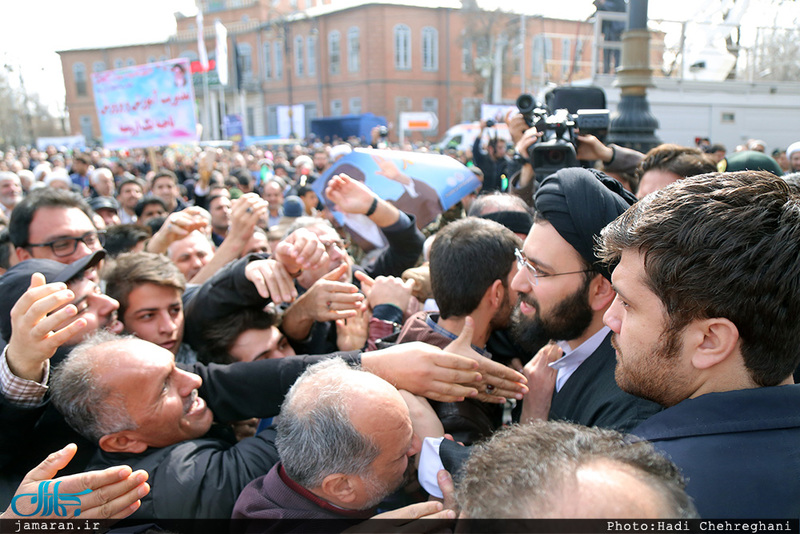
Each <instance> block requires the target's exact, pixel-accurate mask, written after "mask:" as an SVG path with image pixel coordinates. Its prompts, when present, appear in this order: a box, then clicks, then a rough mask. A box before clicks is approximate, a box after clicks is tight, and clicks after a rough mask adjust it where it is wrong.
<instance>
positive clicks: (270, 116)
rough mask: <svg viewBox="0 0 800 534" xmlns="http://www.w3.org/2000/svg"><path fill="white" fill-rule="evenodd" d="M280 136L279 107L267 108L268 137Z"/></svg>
mask: <svg viewBox="0 0 800 534" xmlns="http://www.w3.org/2000/svg"><path fill="white" fill-rule="evenodd" d="M277 134H278V106H267V135H277Z"/></svg>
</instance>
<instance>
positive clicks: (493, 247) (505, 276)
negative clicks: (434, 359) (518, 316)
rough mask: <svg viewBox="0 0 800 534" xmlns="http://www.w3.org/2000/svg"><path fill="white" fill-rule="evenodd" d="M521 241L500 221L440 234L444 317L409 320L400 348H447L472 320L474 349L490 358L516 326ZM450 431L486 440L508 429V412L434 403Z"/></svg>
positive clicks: (438, 288) (476, 221)
mask: <svg viewBox="0 0 800 534" xmlns="http://www.w3.org/2000/svg"><path fill="white" fill-rule="evenodd" d="M521 244H522V242H521V240H520V239H519V237H517V236H516V235H514V233H513V232H512V231H511V230H509V229H508V228H506V227H504V226H502V225H501V224H499V223H496V222H494V221H489V220H486V219H480V218H477V217H468V218H466V219H461V220H460V221H455V222H453V223H450V224H448V225H447V226H445V227H444V229H442V230H441V231H439V233H437V234H436V239H435V240H434V242H433V246H432V247H431V258H430V273H431V287H432V289H433V297H434V298H435V299H436V303H437V304H438V306H439V313H428V312H419V313H417V314H415V315H413V316H412V317H410V318H409V319H408V321H406V323H405V325H404V326H403V329H402V330H401V331H400V337H399V338H398V340H397V341H398V343H407V342H409V341H423V342H425V343H429V344H431V345H434V346H436V347H439V348H444V347H446V346H447V345H448V344H450V343H451V342H452V341H453V340H454V339H456V338H457V337H458V333H459V332H461V330H462V329H463V328H464V324H465V322H466V320H467V317H471V318H472V322H473V325H474V327H473V336H472V339H471V343H472V346H473V349H474V350H475V351H476V352H477V353H478V354H481V355H482V356H484V357H489V358H491V357H492V355H491V354H489V353H488V352H487V351H486V344H487V342H488V340H489V336H490V335H491V334H492V332H494V331H495V330H496V329H500V328H505V327H507V326H508V325H509V323H510V321H511V310H512V308H513V306H514V304H513V303H514V302H516V299H517V294H516V292H514V291H512V290H511V289H510V285H511V280H512V279H513V278H514V275H515V274H516V272H517V266H516V262H515V261H514V259H515V258H514V251H515V250H516V249H517V247H519V246H520V245H521ZM433 407H434V410H435V411H436V413H437V415H438V416H439V418H440V419H441V420H442V423H443V424H444V428H445V431H446V432H448V433H450V434H452V435H453V437H454V438H455V439H456V440H457V441H461V442H464V443H472V442H475V441H477V440H478V439H481V438H486V437H488V436H489V435H491V433H492V432H493V431H494V430H496V429H497V428H499V427H500V425H501V424H502V407H501V406H497V405H492V404H486V403H480V402H476V401H473V400H466V401H465V402H463V403H454V404H446V405H440V404H438V403H435V404H434V406H433Z"/></svg>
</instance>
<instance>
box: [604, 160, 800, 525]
mask: <svg viewBox="0 0 800 534" xmlns="http://www.w3.org/2000/svg"><path fill="white" fill-rule="evenodd" d="M601 254H602V257H603V258H604V259H605V260H606V261H608V262H612V263H617V264H618V265H617V266H616V268H615V269H614V274H613V277H612V282H613V285H614V289H615V290H616V293H617V296H616V298H615V299H614V302H613V304H612V305H611V306H610V308H609V309H608V311H607V312H606V314H605V323H606V324H607V325H608V326H609V327H610V328H611V330H612V331H613V332H614V334H613V338H612V343H613V345H614V347H615V349H616V353H617V368H616V380H617V383H618V384H619V386H620V387H621V388H622V389H623V390H625V391H627V392H629V393H631V394H634V395H637V396H640V397H644V398H647V399H650V400H653V401H655V402H658V403H659V404H662V405H664V406H666V407H667V409H666V410H664V411H663V412H661V413H659V414H656V415H654V416H652V417H651V418H650V419H648V420H647V421H645V422H644V423H642V424H641V425H640V426H638V427H637V428H635V429H634V430H633V433H634V434H636V435H638V436H640V437H641V438H643V439H647V440H649V441H651V442H653V443H654V444H655V446H656V447H657V448H658V449H660V450H661V451H663V452H665V453H667V454H668V455H669V456H670V457H671V458H672V460H673V461H674V462H675V463H676V464H677V465H678V467H680V468H681V470H682V471H683V474H684V476H686V478H687V479H688V480H689V484H688V486H687V491H688V493H689V495H691V496H692V497H693V498H694V501H695V504H696V505H697V510H698V511H699V513H700V515H701V516H702V517H726V518H730V517H743V518H744V517H747V518H755V517H798V515H800V456H798V454H797V447H796V443H797V442H798V439H800V419H798V416H797V406H798V404H800V386H796V385H793V383H794V381H793V379H792V373H793V372H794V371H795V369H797V367H798V364H800V353H799V352H798V346H800V329H798V328H797V317H798V316H800V263H798V261H797V258H798V257H800V203H799V202H798V200H797V197H795V196H794V195H792V194H791V192H790V190H789V188H788V186H787V185H786V183H785V182H784V181H783V180H782V179H780V178H778V177H775V176H774V175H772V174H770V173H767V172H762V171H744V172H736V173H724V174H716V173H715V174H706V175H702V176H696V177H693V178H687V179H685V180H680V181H678V182H676V183H674V184H672V185H670V186H668V187H666V188H664V189H662V190H661V191H659V192H657V193H655V194H654V195H651V196H649V197H647V198H646V199H645V200H643V201H640V202H639V203H637V204H635V205H634V206H633V207H632V208H631V209H630V210H628V211H627V212H626V213H625V214H624V215H623V216H622V217H620V218H618V219H617V220H615V221H614V222H613V223H612V224H610V225H609V226H608V227H607V228H605V230H604V231H603V234H602V247H601Z"/></svg>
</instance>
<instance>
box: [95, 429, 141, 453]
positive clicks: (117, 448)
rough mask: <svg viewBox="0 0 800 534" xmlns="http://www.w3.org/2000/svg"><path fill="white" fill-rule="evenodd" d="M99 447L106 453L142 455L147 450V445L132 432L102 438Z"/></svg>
mask: <svg viewBox="0 0 800 534" xmlns="http://www.w3.org/2000/svg"><path fill="white" fill-rule="evenodd" d="M99 445H100V448H101V449H103V450H104V451H106V452H131V453H141V452H144V451H146V450H147V444H146V443H145V442H144V441H142V440H140V439H138V438H137V437H136V435H135V434H134V432H133V431H132V430H122V431H120V432H114V433H113V434H106V435H105V436H103V437H102V438H100V443H99Z"/></svg>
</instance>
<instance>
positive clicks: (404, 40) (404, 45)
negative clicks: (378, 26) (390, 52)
mask: <svg viewBox="0 0 800 534" xmlns="http://www.w3.org/2000/svg"><path fill="white" fill-rule="evenodd" d="M394 68H395V69H397V70H409V69H410V68H411V28H409V27H408V26H406V25H405V24H398V25H397V26H395V27H394Z"/></svg>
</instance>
